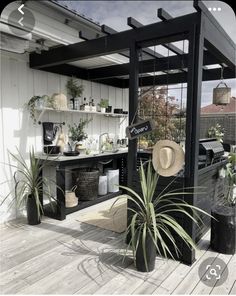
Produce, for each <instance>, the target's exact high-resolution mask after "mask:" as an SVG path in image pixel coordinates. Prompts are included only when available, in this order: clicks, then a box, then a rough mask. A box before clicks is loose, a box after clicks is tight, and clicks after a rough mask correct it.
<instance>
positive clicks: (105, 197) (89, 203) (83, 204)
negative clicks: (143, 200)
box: [66, 190, 122, 215]
mask: <svg viewBox="0 0 236 296" xmlns="http://www.w3.org/2000/svg"><path fill="white" fill-rule="evenodd" d="M121 194H122V191H121V190H119V191H117V192H112V193H108V194H106V195H101V196H98V197H97V198H96V199H94V200H89V201H79V203H78V205H77V206H76V207H72V208H66V215H68V214H70V213H73V212H76V211H79V210H82V209H85V208H87V207H90V206H92V205H95V204H98V203H100V202H103V201H106V200H108V199H111V198H114V197H116V196H119V195H121Z"/></svg>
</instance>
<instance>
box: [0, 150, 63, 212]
mask: <svg viewBox="0 0 236 296" xmlns="http://www.w3.org/2000/svg"><path fill="white" fill-rule="evenodd" d="M17 153H18V155H15V154H13V153H11V152H9V154H10V156H11V157H12V158H13V159H14V160H15V161H16V162H17V165H14V164H8V165H9V166H10V167H12V168H14V169H16V171H15V173H14V175H13V180H14V189H13V190H12V191H10V192H9V193H8V194H7V196H5V197H4V199H3V201H2V202H1V205H2V204H3V203H4V202H5V201H6V200H7V199H8V198H9V197H11V195H12V193H13V192H14V198H13V199H12V200H11V202H10V204H9V207H12V206H13V204H14V203H16V206H17V208H21V206H22V205H23V204H24V203H26V202H27V199H28V198H32V197H33V198H34V199H35V202H36V206H37V213H38V217H40V213H43V206H42V204H41V200H40V197H41V196H42V197H43V196H46V197H47V198H48V200H49V202H50V204H51V207H52V210H53V211H54V210H55V207H54V205H53V203H52V202H53V201H55V202H56V200H55V198H54V197H53V195H52V193H51V189H50V185H51V184H52V183H53V184H54V185H55V186H56V187H57V188H59V189H60V187H58V186H57V185H56V183H55V182H54V181H53V180H51V179H48V178H46V177H44V176H41V175H40V173H41V171H42V169H43V168H44V167H45V166H46V164H47V159H46V160H45V161H44V162H41V161H40V159H39V158H36V156H35V152H34V149H33V148H32V149H31V151H30V152H29V164H27V162H26V160H25V159H24V157H23V156H22V154H21V153H20V151H19V149H17Z"/></svg>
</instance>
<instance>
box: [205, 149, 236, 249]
mask: <svg viewBox="0 0 236 296" xmlns="http://www.w3.org/2000/svg"><path fill="white" fill-rule="evenodd" d="M235 167H236V153H230V154H229V162H228V163H227V165H226V168H225V169H223V171H221V175H222V173H223V176H222V177H224V176H225V178H226V182H225V192H224V195H223V196H222V199H220V200H218V201H217V203H216V204H215V205H214V206H213V207H212V211H211V214H212V216H213V217H214V219H213V218H212V219H211V248H212V249H213V250H214V251H216V252H218V253H223V254H235V245H236V170H235Z"/></svg>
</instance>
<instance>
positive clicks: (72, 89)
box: [66, 77, 84, 98]
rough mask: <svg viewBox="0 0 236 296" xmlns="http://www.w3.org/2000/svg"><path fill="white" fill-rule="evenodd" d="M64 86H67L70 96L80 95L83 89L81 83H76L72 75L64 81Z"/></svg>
mask: <svg viewBox="0 0 236 296" xmlns="http://www.w3.org/2000/svg"><path fill="white" fill-rule="evenodd" d="M66 88H67V92H68V94H69V95H70V96H71V97H72V98H76V97H80V96H81V95H82V93H83V90H84V87H83V85H78V83H77V81H76V79H75V78H74V77H71V78H69V80H68V81H67V83H66Z"/></svg>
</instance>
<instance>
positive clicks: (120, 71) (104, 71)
mask: <svg viewBox="0 0 236 296" xmlns="http://www.w3.org/2000/svg"><path fill="white" fill-rule="evenodd" d="M154 64H155V69H156V71H167V70H176V69H181V67H182V66H184V67H187V55H184V56H183V57H182V58H181V59H180V58H179V57H177V56H171V57H169V58H167V57H165V58H160V59H156V60H154V59H151V60H145V61H140V62H139V73H148V72H154ZM129 71H130V64H129V63H125V64H121V65H114V66H107V67H102V68H96V69H91V70H89V77H90V78H91V79H95V80H96V79H97V80H99V79H103V78H108V77H117V76H124V75H129Z"/></svg>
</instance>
